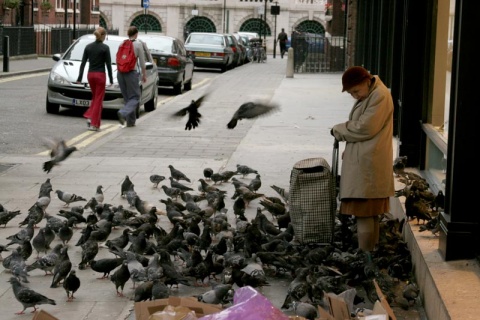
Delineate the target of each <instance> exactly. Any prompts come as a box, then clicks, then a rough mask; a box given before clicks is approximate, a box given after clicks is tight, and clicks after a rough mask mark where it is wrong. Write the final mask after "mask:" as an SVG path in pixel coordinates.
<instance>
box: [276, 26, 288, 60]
mask: <svg viewBox="0 0 480 320" xmlns="http://www.w3.org/2000/svg"><path fill="white" fill-rule="evenodd" d="M277 40H278V43H279V44H280V56H281V57H282V59H283V55H284V54H285V51H287V41H288V35H287V33H286V32H285V29H284V28H282V31H281V32H280V33H279V34H278V37H277Z"/></svg>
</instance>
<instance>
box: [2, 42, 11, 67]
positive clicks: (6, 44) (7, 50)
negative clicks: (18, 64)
mask: <svg viewBox="0 0 480 320" xmlns="http://www.w3.org/2000/svg"><path fill="white" fill-rule="evenodd" d="M2 54H3V72H9V71H10V68H9V64H10V61H9V60H10V45H9V41H8V36H4V37H3V50H2Z"/></svg>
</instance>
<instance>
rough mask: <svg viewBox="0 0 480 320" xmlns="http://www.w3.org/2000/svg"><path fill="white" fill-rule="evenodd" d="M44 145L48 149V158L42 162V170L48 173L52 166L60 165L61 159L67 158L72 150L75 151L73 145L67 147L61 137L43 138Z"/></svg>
mask: <svg viewBox="0 0 480 320" xmlns="http://www.w3.org/2000/svg"><path fill="white" fill-rule="evenodd" d="M45 142H46V145H47V146H48V147H49V148H50V149H51V150H50V158H51V159H50V160H49V161H46V162H44V163H43V171H45V172H46V173H50V171H52V168H53V167H54V166H56V165H60V163H61V162H62V161H64V160H65V159H67V158H68V157H69V156H70V155H71V154H72V153H73V152H74V151H77V148H76V147H75V146H73V147H68V146H67V144H66V143H65V140H63V139H49V138H46V139H45Z"/></svg>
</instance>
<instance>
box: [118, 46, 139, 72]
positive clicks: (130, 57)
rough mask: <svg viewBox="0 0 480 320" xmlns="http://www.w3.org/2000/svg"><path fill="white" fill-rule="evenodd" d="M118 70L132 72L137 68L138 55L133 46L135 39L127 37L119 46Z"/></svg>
mask: <svg viewBox="0 0 480 320" xmlns="http://www.w3.org/2000/svg"><path fill="white" fill-rule="evenodd" d="M116 60H117V61H116V62H117V70H118V71H119V72H130V71H132V70H134V69H135V64H136V63H137V57H136V56H135V50H134V48H133V41H131V40H129V39H127V40H125V41H123V43H122V44H121V45H120V47H118V51H117V59H116Z"/></svg>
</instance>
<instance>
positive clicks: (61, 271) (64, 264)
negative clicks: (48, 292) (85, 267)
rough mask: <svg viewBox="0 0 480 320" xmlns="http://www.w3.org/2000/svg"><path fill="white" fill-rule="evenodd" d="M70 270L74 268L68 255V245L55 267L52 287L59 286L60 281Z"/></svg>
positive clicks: (62, 251) (63, 249) (62, 250)
mask: <svg viewBox="0 0 480 320" xmlns="http://www.w3.org/2000/svg"><path fill="white" fill-rule="evenodd" d="M70 270H72V262H71V261H70V257H69V256H68V247H63V248H62V249H61V250H60V255H59V257H58V260H57V263H56V264H55V267H54V268H53V279H52V284H51V285H50V288H57V287H58V285H59V284H60V282H62V281H63V280H64V279H65V278H66V277H67V275H68V273H69V272H70Z"/></svg>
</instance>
